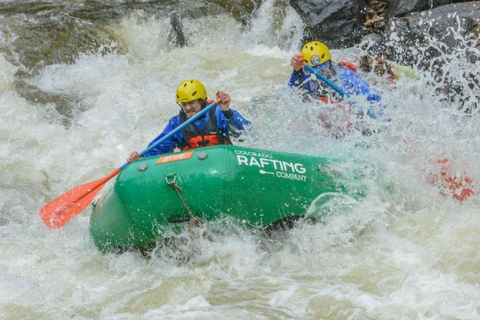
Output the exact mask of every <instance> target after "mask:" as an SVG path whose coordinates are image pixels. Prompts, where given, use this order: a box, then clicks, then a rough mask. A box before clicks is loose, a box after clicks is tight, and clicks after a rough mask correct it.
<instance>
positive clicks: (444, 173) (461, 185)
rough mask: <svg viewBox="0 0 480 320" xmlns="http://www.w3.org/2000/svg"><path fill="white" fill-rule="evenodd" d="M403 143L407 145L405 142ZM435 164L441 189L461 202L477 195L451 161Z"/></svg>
mask: <svg viewBox="0 0 480 320" xmlns="http://www.w3.org/2000/svg"><path fill="white" fill-rule="evenodd" d="M303 66H304V68H305V69H307V70H308V71H310V72H311V73H313V74H314V75H315V76H316V77H317V78H319V79H320V80H322V81H323V82H325V83H326V84H327V85H329V86H330V87H331V88H332V89H334V90H335V91H337V92H338V93H339V94H340V95H342V96H344V97H347V98H349V97H350V96H349V95H348V93H346V92H345V91H343V90H342V89H340V88H339V87H338V86H336V85H335V84H334V83H333V82H331V81H330V80H328V79H327V78H326V77H325V76H324V75H323V74H321V73H320V72H318V71H317V70H315V69H314V68H312V67H311V66H309V65H308V64H307V63H306V62H303ZM403 141H404V142H405V143H407V142H406V141H405V140H403ZM433 162H434V163H436V164H438V165H440V170H439V174H436V175H432V176H430V177H429V178H430V180H432V181H434V182H435V180H436V181H438V182H437V183H439V184H440V187H442V188H443V189H446V190H449V191H450V192H451V193H452V195H453V197H454V198H455V199H457V200H459V201H463V200H466V199H468V198H469V197H470V196H472V195H474V194H475V192H474V191H473V179H472V178H470V177H469V176H467V175H466V173H465V172H461V173H460V174H457V173H456V170H454V169H453V165H452V163H451V162H450V160H449V159H447V158H445V159H436V160H434V161H433Z"/></svg>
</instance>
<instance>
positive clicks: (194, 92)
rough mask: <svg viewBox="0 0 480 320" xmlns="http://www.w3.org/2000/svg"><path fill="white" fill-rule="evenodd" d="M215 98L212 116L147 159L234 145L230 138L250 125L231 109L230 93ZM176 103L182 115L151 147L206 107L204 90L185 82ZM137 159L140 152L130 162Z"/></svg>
mask: <svg viewBox="0 0 480 320" xmlns="http://www.w3.org/2000/svg"><path fill="white" fill-rule="evenodd" d="M216 98H217V106H216V107H215V108H212V109H211V110H210V112H209V113H206V114H205V115H204V116H203V117H200V118H199V119H197V120H196V121H195V122H193V123H191V124H189V125H187V126H186V127H185V128H183V130H180V131H178V132H177V133H176V134H174V135H173V136H172V137H171V138H170V139H167V140H166V141H164V142H163V143H161V144H160V145H158V146H157V147H155V148H154V149H152V150H150V151H149V152H148V153H146V154H145V157H151V156H155V155H160V154H164V153H170V152H174V150H175V149H176V148H179V149H180V150H188V149H196V148H202V147H207V146H212V145H218V144H232V143H231V141H230V136H234V137H236V136H238V135H239V134H240V130H244V129H245V126H246V125H250V121H248V120H246V119H245V118H244V117H242V115H241V114H240V113H239V112H238V111H236V110H234V109H231V108H230V101H231V99H230V96H229V95H228V94H227V93H225V92H223V91H218V92H217V93H216ZM176 101H177V103H178V104H179V106H180V113H179V114H178V115H176V116H174V117H172V118H170V120H169V121H168V123H167V125H166V127H165V129H164V130H163V132H162V133H161V134H160V135H159V136H158V137H156V138H155V139H154V140H153V141H152V142H150V143H149V145H148V146H149V147H150V146H151V145H153V144H154V143H155V142H157V141H158V140H159V139H161V138H163V137H164V136H165V135H167V134H168V133H170V132H171V131H173V130H174V129H175V128H177V127H179V126H180V125H181V124H182V123H184V122H185V121H187V120H188V119H189V118H191V117H193V116H194V115H196V114H197V113H198V112H200V111H201V110H202V109H203V108H205V107H206V106H207V91H206V89H205V86H204V85H203V84H202V83H201V82H200V81H198V80H195V79H189V80H185V81H183V82H182V83H180V85H179V86H178V88H177V92H176ZM138 158H139V156H138V152H137V151H134V152H132V153H131V154H130V156H129V158H128V159H127V161H128V162H133V161H136V160H138Z"/></svg>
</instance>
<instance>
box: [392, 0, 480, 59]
mask: <svg viewBox="0 0 480 320" xmlns="http://www.w3.org/2000/svg"><path fill="white" fill-rule="evenodd" d="M386 29H387V31H388V33H389V34H391V33H395V34H396V38H397V41H396V43H397V45H400V46H401V47H402V48H403V49H404V53H398V51H397V55H396V60H401V61H402V62H404V63H412V62H414V61H413V60H416V59H418V58H419V57H418V56H415V57H412V53H411V49H412V48H417V47H419V46H421V47H426V46H428V44H429V43H431V42H432V40H434V42H435V43H437V45H436V46H431V45H430V47H431V48H430V50H428V52H427V53H426V55H428V57H423V58H428V59H431V58H432V57H435V56H438V55H441V54H443V53H448V52H451V51H452V50H454V49H455V48H457V47H459V46H463V45H464V41H465V40H467V41H468V40H472V41H476V39H478V36H479V31H480V2H477V5H474V3H473V2H468V3H457V4H450V5H445V6H441V7H438V8H435V9H433V10H429V11H426V12H421V13H411V14H408V15H407V16H405V17H402V18H394V19H391V20H390V21H389V23H388V25H387V28H386ZM474 45H475V44H474ZM477 45H478V44H477ZM472 59H473V60H475V59H476V58H475V57H474V56H473V53H472V56H471V57H469V60H472Z"/></svg>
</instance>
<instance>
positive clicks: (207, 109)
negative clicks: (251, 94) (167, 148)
mask: <svg viewBox="0 0 480 320" xmlns="http://www.w3.org/2000/svg"><path fill="white" fill-rule="evenodd" d="M216 106H217V101H213V102H212V103H210V104H209V105H208V106H206V107H205V108H203V109H202V110H201V111H200V112H198V113H197V114H196V115H194V116H193V117H191V118H190V119H188V120H187V121H185V122H184V123H182V124H181V125H179V126H178V127H176V128H175V129H174V130H172V131H170V132H169V133H167V134H166V135H165V136H163V137H162V138H161V139H160V140H158V141H157V142H155V143H154V144H152V145H151V146H150V147H148V148H147V149H145V150H143V151H142V152H140V153H139V154H138V157H139V158H141V157H143V156H144V155H146V154H147V153H149V152H150V151H151V150H153V149H155V148H156V147H157V146H158V145H160V143H162V142H164V141H165V140H167V139H170V137H172V136H173V135H174V134H176V133H177V132H179V131H180V130H183V128H185V127H186V126H188V125H189V124H191V123H193V122H195V121H196V120H197V119H199V118H200V117H202V116H203V115H204V114H206V113H207V112H209V111H210V110H211V109H213V108H215V107H216ZM129 164H130V162H128V161H127V162H125V163H124V164H123V165H122V166H120V167H119V168H118V170H120V171H122V170H123V169H125V168H126V167H127V166H128V165H129Z"/></svg>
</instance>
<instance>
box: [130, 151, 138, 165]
mask: <svg viewBox="0 0 480 320" xmlns="http://www.w3.org/2000/svg"><path fill="white" fill-rule="evenodd" d="M138 159H139V157H138V152H137V151H133V152H132V153H131V154H130V157H128V159H127V161H128V162H130V163H132V162H134V161H137V160H138Z"/></svg>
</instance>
